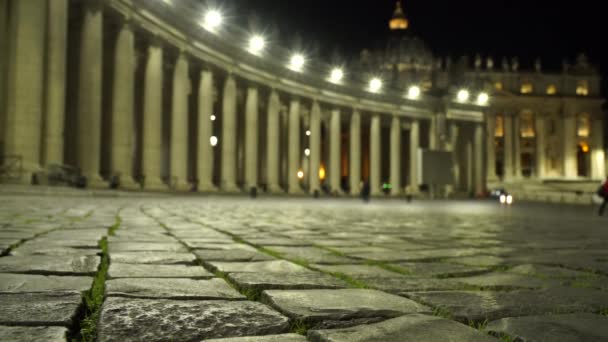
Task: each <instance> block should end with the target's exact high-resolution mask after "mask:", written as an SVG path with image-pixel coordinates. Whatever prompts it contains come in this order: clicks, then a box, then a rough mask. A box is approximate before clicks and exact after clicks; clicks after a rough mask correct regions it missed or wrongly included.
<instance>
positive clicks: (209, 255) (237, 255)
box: [193, 249, 275, 262]
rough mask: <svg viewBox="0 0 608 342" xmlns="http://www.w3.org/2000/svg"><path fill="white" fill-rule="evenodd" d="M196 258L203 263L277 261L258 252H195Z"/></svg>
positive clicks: (238, 250) (198, 250) (234, 250)
mask: <svg viewBox="0 0 608 342" xmlns="http://www.w3.org/2000/svg"><path fill="white" fill-rule="evenodd" d="M193 253H194V254H196V256H197V257H198V258H199V259H201V260H203V261H235V262H238V261H267V260H275V258H273V257H271V256H270V255H268V254H264V253H261V252H258V251H257V250H253V251H251V250H246V249H226V250H200V249H197V250H194V251H193Z"/></svg>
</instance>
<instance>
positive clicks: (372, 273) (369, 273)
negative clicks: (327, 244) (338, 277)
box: [313, 264, 401, 278]
mask: <svg viewBox="0 0 608 342" xmlns="http://www.w3.org/2000/svg"><path fill="white" fill-rule="evenodd" d="M313 267H314V268H318V269H320V270H322V271H325V272H330V273H342V274H346V275H347V276H350V277H353V278H368V277H383V278H391V277H400V276H401V274H399V273H397V272H393V271H389V270H385V269H384V268H381V267H379V266H373V265H357V264H355V265H353V264H351V265H318V264H315V265H313Z"/></svg>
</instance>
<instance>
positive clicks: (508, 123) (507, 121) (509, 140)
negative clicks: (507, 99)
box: [503, 113, 514, 182]
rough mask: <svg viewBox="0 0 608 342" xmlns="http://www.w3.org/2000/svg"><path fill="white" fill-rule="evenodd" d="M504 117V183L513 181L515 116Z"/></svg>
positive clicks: (506, 115) (505, 115)
mask: <svg viewBox="0 0 608 342" xmlns="http://www.w3.org/2000/svg"><path fill="white" fill-rule="evenodd" d="M503 115H504V120H503V121H504V171H503V175H504V181H505V182H510V181H511V180H513V135H514V133H513V116H511V115H509V114H507V113H505V114H503Z"/></svg>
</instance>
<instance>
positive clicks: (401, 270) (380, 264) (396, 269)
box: [365, 260, 413, 276]
mask: <svg viewBox="0 0 608 342" xmlns="http://www.w3.org/2000/svg"><path fill="white" fill-rule="evenodd" d="M365 264H366V265H371V266H377V267H380V268H382V269H385V270H387V271H391V272H395V273H399V274H403V275H407V276H411V275H413V273H412V272H410V271H409V270H407V269H405V268H403V267H399V266H397V265H391V264H387V263H385V262H382V261H374V260H367V261H366V262H365Z"/></svg>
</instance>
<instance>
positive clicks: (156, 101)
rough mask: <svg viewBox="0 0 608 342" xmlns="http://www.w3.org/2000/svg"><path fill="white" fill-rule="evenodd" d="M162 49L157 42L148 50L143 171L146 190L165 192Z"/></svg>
mask: <svg viewBox="0 0 608 342" xmlns="http://www.w3.org/2000/svg"><path fill="white" fill-rule="evenodd" d="M162 88H163V50H162V47H160V45H158V44H157V42H152V44H151V45H150V46H149V47H148V61H147V63H146V75H145V81H144V110H143V141H142V149H143V151H142V170H143V174H144V189H146V190H166V189H167V186H166V185H165V184H164V183H163V181H162V180H161V178H160V176H161V168H160V166H161V146H162V108H163V91H162Z"/></svg>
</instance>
